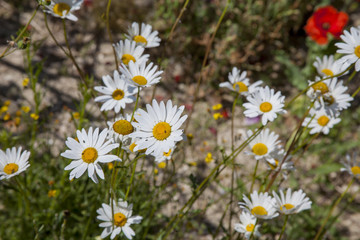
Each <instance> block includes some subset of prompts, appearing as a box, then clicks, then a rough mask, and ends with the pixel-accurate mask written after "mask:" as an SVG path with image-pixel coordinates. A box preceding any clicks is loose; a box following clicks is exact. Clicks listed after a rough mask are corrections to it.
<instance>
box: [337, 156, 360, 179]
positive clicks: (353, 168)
mask: <svg viewBox="0 0 360 240" xmlns="http://www.w3.org/2000/svg"><path fill="white" fill-rule="evenodd" d="M342 164H343V165H344V168H341V171H346V172H348V173H349V174H350V175H352V176H354V177H358V178H360V161H356V153H354V154H353V156H350V155H349V154H347V155H346V161H342Z"/></svg>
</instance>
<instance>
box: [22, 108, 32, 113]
mask: <svg viewBox="0 0 360 240" xmlns="http://www.w3.org/2000/svg"><path fill="white" fill-rule="evenodd" d="M21 110H23V111H24V113H28V112H30V107H29V106H22V107H21Z"/></svg>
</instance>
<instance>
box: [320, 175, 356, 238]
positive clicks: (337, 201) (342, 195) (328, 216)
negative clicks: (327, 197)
mask: <svg viewBox="0 0 360 240" xmlns="http://www.w3.org/2000/svg"><path fill="white" fill-rule="evenodd" d="M354 179H355V178H354V177H353V178H352V179H351V180H350V182H349V184H348V186H347V188H346V189H345V191H344V192H343V193H342V194H341V195H340V197H339V198H338V199H337V200H336V202H335V203H334V205H333V206H332V207H331V208H330V211H329V213H328V215H327V216H326V218H325V220H324V221H323V223H322V224H321V227H320V229H319V231H318V232H317V233H316V236H315V238H314V240H318V239H319V238H320V236H321V233H322V231H323V229H324V227H325V225H326V223H327V221H328V220H329V218H330V217H331V214H332V213H333V211H334V209H335V207H336V206H337V205H338V204H339V203H340V201H341V199H342V198H343V197H344V196H345V194H346V193H347V191H348V190H349V188H350V187H351V185H352V184H353V182H354Z"/></svg>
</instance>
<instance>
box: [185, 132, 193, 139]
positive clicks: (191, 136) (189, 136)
mask: <svg viewBox="0 0 360 240" xmlns="http://www.w3.org/2000/svg"><path fill="white" fill-rule="evenodd" d="M186 137H187V139H188V140H192V139H193V138H194V135H192V133H188V134H186Z"/></svg>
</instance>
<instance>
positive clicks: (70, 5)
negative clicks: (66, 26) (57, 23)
mask: <svg viewBox="0 0 360 240" xmlns="http://www.w3.org/2000/svg"><path fill="white" fill-rule="evenodd" d="M82 3H83V0H51V3H50V5H47V6H46V5H45V9H44V12H46V13H50V14H51V15H53V16H54V17H60V18H62V19H65V18H67V19H69V20H71V21H77V20H78V18H77V17H76V16H75V15H73V14H72V12H73V11H76V10H79V9H80V6H81V4H82Z"/></svg>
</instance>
